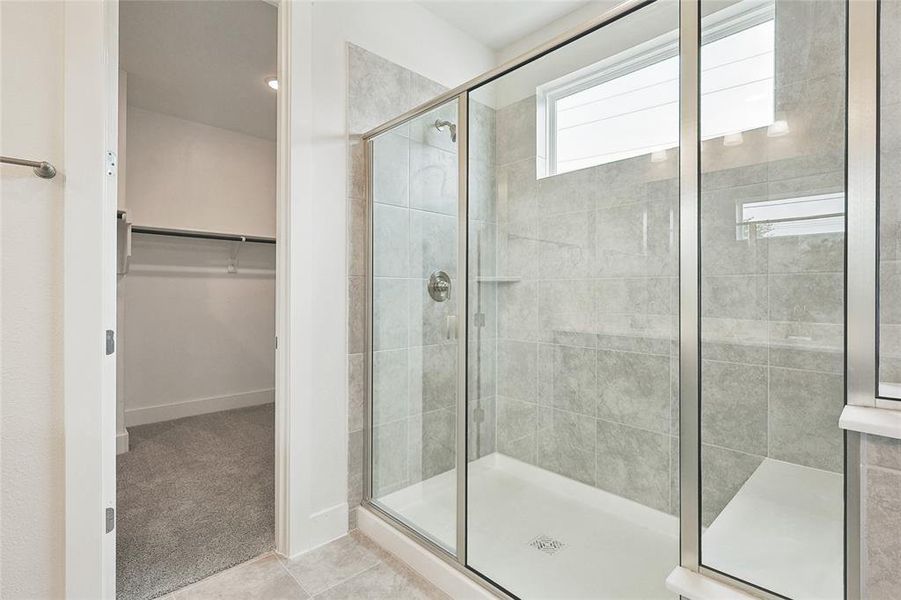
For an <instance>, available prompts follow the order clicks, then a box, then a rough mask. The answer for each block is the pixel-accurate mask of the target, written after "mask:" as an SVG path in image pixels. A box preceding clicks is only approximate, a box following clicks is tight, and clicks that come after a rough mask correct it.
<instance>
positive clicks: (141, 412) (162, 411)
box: [125, 389, 275, 427]
mask: <svg viewBox="0 0 901 600" xmlns="http://www.w3.org/2000/svg"><path fill="white" fill-rule="evenodd" d="M271 402H275V389H268V390H257V391H253V392H245V393H242V394H233V395H230V396H216V397H213V398H197V399H194V400H184V401H182V402H173V403H172V404H160V405H157V406H145V407H143V408H132V409H128V408H126V409H125V426H126V427H133V426H135V425H146V424H147V423H158V422H160V421H171V420H172V419H181V418H182V417H193V416H195V415H204V414H207V413H213V412H219V411H220V410H230V409H233V408H244V407H246V406H257V405H260V404H269V403H271Z"/></svg>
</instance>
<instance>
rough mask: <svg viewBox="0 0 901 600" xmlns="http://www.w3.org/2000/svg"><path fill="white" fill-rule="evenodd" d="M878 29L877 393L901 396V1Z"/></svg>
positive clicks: (884, 8) (889, 4)
mask: <svg viewBox="0 0 901 600" xmlns="http://www.w3.org/2000/svg"><path fill="white" fill-rule="evenodd" d="M879 29H880V31H879V83H880V87H879V92H880V99H879V100H880V108H879V118H880V122H879V163H880V165H881V168H880V170H879V395H880V396H882V397H885V398H893V399H899V400H901V172H899V170H898V169H897V168H896V167H895V165H899V164H901V43H899V40H901V2H895V1H887V0H882V1H881V2H880V3H879Z"/></svg>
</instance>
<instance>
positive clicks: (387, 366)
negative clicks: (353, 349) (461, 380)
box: [371, 100, 459, 551]
mask: <svg viewBox="0 0 901 600" xmlns="http://www.w3.org/2000/svg"><path fill="white" fill-rule="evenodd" d="M456 120H457V100H453V101H451V102H449V103H447V104H445V105H443V106H440V107H438V108H436V109H434V110H432V111H429V112H427V113H425V114H423V115H421V116H419V117H416V118H415V119H413V120H412V121H410V122H407V123H403V124H401V125H398V126H397V127H395V128H394V129H392V130H390V131H388V132H386V133H383V134H381V135H379V136H378V137H376V138H375V139H374V140H373V141H372V174H371V184H372V200H373V205H372V416H371V418H372V499H373V501H374V502H375V503H376V504H377V505H379V506H380V507H381V508H383V509H385V510H387V511H388V512H390V513H392V514H394V515H395V516H397V517H398V518H400V519H401V520H403V521H404V522H406V523H407V524H409V525H412V526H413V527H415V528H416V529H418V530H419V531H421V532H422V533H424V534H425V535H426V536H428V537H430V538H431V539H433V540H434V541H436V542H437V543H439V544H440V545H442V546H444V547H445V548H447V549H448V550H450V551H453V548H454V546H455V540H456V518H457V517H456V469H455V460H456V453H455V443H456V442H455V440H456V433H455V431H456V417H455V415H456V408H455V407H456V406H457V337H456V335H455V334H454V333H453V330H452V324H453V322H454V321H453V319H454V317H455V315H456V306H457V302H456V295H455V290H456V289H457V286H456V283H457V213H458V210H459V203H458V193H457V182H458V179H459V175H458V172H459V168H458V160H457V144H456V140H455V139H454V137H455V136H452V135H451V127H449V126H448V125H446V124H445V125H442V126H441V127H440V128H439V127H438V126H437V123H439V122H441V121H447V122H449V123H451V124H455V123H456ZM441 271H443V272H445V273H446V274H447V275H449V277H450V280H451V288H450V295H449V297H448V298H447V299H446V300H443V301H436V300H435V299H433V298H432V296H431V295H430V293H429V286H428V284H429V280H430V277H431V276H432V274H433V273H438V272H441ZM439 297H440V296H439ZM426 492H431V495H429V494H426Z"/></svg>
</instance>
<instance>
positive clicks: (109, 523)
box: [106, 506, 116, 533]
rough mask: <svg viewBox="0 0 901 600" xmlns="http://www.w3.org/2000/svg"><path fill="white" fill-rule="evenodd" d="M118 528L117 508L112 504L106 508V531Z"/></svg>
mask: <svg viewBox="0 0 901 600" xmlns="http://www.w3.org/2000/svg"><path fill="white" fill-rule="evenodd" d="M115 528H116V509H115V508H113V507H112V506H108V507H107V508H106V532H107V533H109V532H110V531H112V530H113V529H115Z"/></svg>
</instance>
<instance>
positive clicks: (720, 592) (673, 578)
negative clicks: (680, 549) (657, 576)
mask: <svg viewBox="0 0 901 600" xmlns="http://www.w3.org/2000/svg"><path fill="white" fill-rule="evenodd" d="M666 588H667V589H668V590H669V591H671V592H673V593H675V594H679V595H680V596H682V597H683V598H688V599H689V600H758V599H757V598H755V597H754V596H751V595H749V594H747V593H745V592H743V591H741V590H739V589H736V588H734V587H732V586H729V585H726V584H725V583H723V582H721V581H717V580H716V579H711V578H710V577H706V576H704V575H701V574H700V573H696V572H694V571H689V570H688V569H686V568H685V567H676V568H675V569H673V570H672V572H671V573H670V574H669V576H668V577H667V578H666Z"/></svg>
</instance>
